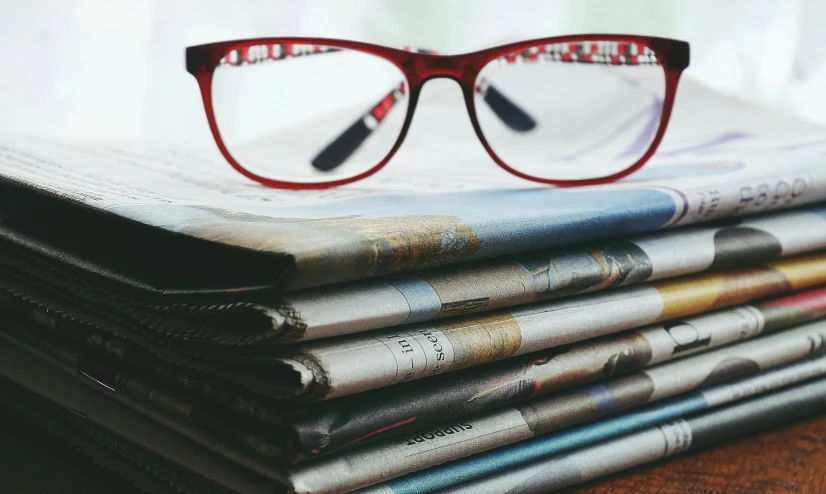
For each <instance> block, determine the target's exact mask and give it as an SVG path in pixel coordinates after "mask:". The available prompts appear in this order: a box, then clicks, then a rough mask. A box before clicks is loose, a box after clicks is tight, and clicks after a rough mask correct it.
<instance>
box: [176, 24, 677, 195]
mask: <svg viewBox="0 0 826 494" xmlns="http://www.w3.org/2000/svg"><path fill="white" fill-rule="evenodd" d="M585 41H607V42H619V43H635V44H639V45H643V46H646V47H648V48H650V49H651V50H653V51H654V53H655V54H656V57H657V59H658V60H659V61H660V64H661V65H662V68H663V70H664V72H665V98H664V100H663V106H662V114H661V118H660V125H659V128H658V129H657V132H656V134H655V136H654V139H653V141H652V142H651V145H650V146H649V148H648V150H647V151H646V152H645V154H644V155H643V156H642V157H641V158H640V159H639V160H637V162H636V163H634V164H633V165H631V166H630V167H628V168H626V169H624V170H622V171H620V172H617V173H614V174H612V175H608V176H605V177H599V178H590V179H580V180H556V179H546V178H540V177H534V176H532V175H528V174H525V173H523V172H520V171H519V170H516V169H514V168H512V167H510V166H509V165H508V164H506V163H505V162H504V161H502V160H501V159H500V158H499V156H497V155H496V152H494V150H493V149H492V148H491V146H490V144H488V141H487V139H485V136H484V134H483V133H482V129H481V127H480V125H479V121H478V119H477V117H476V106H475V101H474V90H475V85H476V81H477V79H478V76H479V72H480V71H481V70H482V68H484V67H485V66H486V65H487V64H488V63H490V62H491V61H493V60H495V59H497V58H500V57H503V56H505V55H510V54H512V53H514V52H519V51H522V50H528V49H529V48H531V47H534V46H538V45H549V44H557V43H578V42H585ZM268 44H287V45H292V44H306V45H321V46H328V47H335V48H344V49H349V50H357V51H361V52H364V53H369V54H371V55H375V56H378V57H381V58H383V59H385V60H387V61H389V62H391V63H393V64H394V65H395V66H396V67H398V68H399V70H401V72H402V73H403V74H404V76H405V78H406V82H407V85H408V91H409V93H408V98H409V100H408V105H407V115H406V116H405V119H404V123H403V125H402V129H401V132H400V133H399V137H398V139H397V140H396V142H395V143H394V144H393V147H392V148H391V149H390V152H389V153H388V154H387V156H385V157H384V158H383V159H382V160H381V161H380V162H379V163H378V164H376V165H375V166H374V167H372V168H370V169H369V170H367V171H365V172H362V173H360V174H358V175H355V176H353V177H349V178H344V179H338V180H331V181H328V182H310V183H305V182H288V181H282V180H275V179H271V178H267V177H263V176H261V175H258V174H256V173H253V172H251V171H249V170H247V169H246V168H244V167H243V166H242V165H241V164H240V163H238V162H237V161H236V160H235V158H234V157H233V156H232V154H231V153H230V152H229V150H228V149H227V147H226V145H225V144H224V141H223V139H222V138H221V133H220V132H219V130H218V125H217V123H216V119H215V113H214V111H213V105H212V76H213V73H214V71H215V69H216V67H218V65H219V63H220V61H221V59H222V58H223V57H224V56H225V55H226V54H227V53H228V52H230V51H231V50H236V49H242V48H246V47H250V46H254V45H268ZM688 64H689V45H688V43H687V42H685V41H679V40H674V39H668V38H657V37H649V36H629V35H616V34H581V35H573V36H556V37H551V38H540V39H533V40H527V41H519V42H516V43H510V44H507V45H502V46H497V47H494V48H488V49H484V50H480V51H476V52H472V53H465V54H461V55H435V54H432V53H417V52H413V51H405V50H399V49H395V48H390V47H385V46H380V45H375V44H371V43H362V42H358V41H346V40H337V39H326V38H302V37H286V38H255V39H245V40H234V41H222V42H218V43H209V44H204V45H198V46H190V47H187V49H186V69H187V71H188V72H189V73H190V74H192V75H193V76H194V77H195V79H196V80H197V81H198V85H199V87H200V90H201V97H202V98H203V102H204V109H205V111H206V116H207V120H208V121H209V128H210V130H211V131H212V135H213V137H214V138H215V143H216V144H217V145H218V149H219V150H220V151H221V154H222V155H223V156H224V158H226V160H227V161H228V162H229V164H230V165H232V167H233V168H235V169H236V170H237V171H238V172H239V173H241V174H242V175H244V176H246V177H247V178H250V179H252V180H255V181H256V182H259V183H261V184H263V185H265V186H267V187H274V188H279V189H291V190H310V189H327V188H331V187H337V186H340V185H346V184H349V183H353V182H356V181H359V180H362V179H364V178H367V177H369V176H371V175H373V174H374V173H376V172H378V171H379V170H381V169H382V168H384V166H385V165H387V163H388V162H389V161H390V159H391V158H392V157H393V155H394V154H395V153H396V151H398V149H399V147H400V146H401V144H402V142H403V141H404V139H405V136H406V135H407V131H408V129H409V128H410V123H411V122H412V120H413V114H414V112H415V109H416V103H417V101H418V98H419V93H420V92H421V89H422V86H423V84H424V83H425V82H427V81H428V80H430V79H434V78H438V77H445V78H449V79H453V80H455V81H456V82H458V83H459V85H460V86H461V88H462V93H463V95H464V98H465V105H466V107H467V110H468V115H469V116H470V121H471V124H472V125H473V130H474V131H475V132H476V135H477V137H478V138H479V140H480V141H481V143H482V145H483V146H484V148H485V150H486V151H487V152H488V154H489V155H490V157H491V158H492V159H493V161H494V162H496V164H497V165H499V166H500V167H502V168H503V169H504V170H506V171H508V172H510V173H512V174H513V175H516V176H518V177H520V178H523V179H526V180H530V181H533V182H539V183H543V184H548V185H554V186H558V187H573V186H581V185H596V184H605V183H610V182H614V181H616V180H619V179H621V178H623V177H626V176H628V175H630V174H632V173H634V172H635V171H637V170H639V169H640V168H641V167H642V166H643V165H644V164H645V163H646V162H647V161H648V160H649V159H650V158H651V156H653V154H654V152H655V151H656V150H657V147H658V146H659V144H660V142H661V141H662V138H663V135H664V134H665V129H666V128H667V127H668V121H669V118H670V117H671V110H672V108H673V106H674V98H675V96H676V93H677V84H678V83H679V80H680V75H681V74H682V72H683V70H684V69H685V68H686V67H688Z"/></svg>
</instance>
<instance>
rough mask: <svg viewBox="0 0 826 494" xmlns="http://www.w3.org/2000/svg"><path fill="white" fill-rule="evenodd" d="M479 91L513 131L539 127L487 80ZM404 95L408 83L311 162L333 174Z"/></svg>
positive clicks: (387, 95)
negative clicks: (332, 171)
mask: <svg viewBox="0 0 826 494" xmlns="http://www.w3.org/2000/svg"><path fill="white" fill-rule="evenodd" d="M406 49H407V50H408V51H415V52H418V53H425V54H428V55H436V54H437V53H436V52H435V51H432V50H423V49H417V50H413V49H410V48H406ZM476 92H477V93H479V94H481V95H482V98H483V100H484V102H485V103H487V105H488V107H490V109H491V110H492V111H493V113H494V114H495V115H496V116H497V117H499V119H500V120H501V121H502V122H503V123H504V124H505V125H507V126H508V127H509V128H510V129H511V130H514V131H517V132H526V131H528V130H531V129H533V128H534V127H536V120H534V119H533V117H531V116H530V115H529V114H528V113H527V112H526V111H525V110H523V109H521V108H520V107H519V106H518V105H517V104H516V103H514V102H513V101H511V100H510V99H509V98H508V97H507V96H505V95H504V94H502V92H501V91H499V90H498V89H496V88H495V87H493V86H491V85H490V83H489V82H487V81H486V80H484V79H483V80H481V81H480V84H479V85H478V86H477V87H476ZM403 96H404V83H402V84H401V85H400V86H399V87H398V88H395V89H393V90H392V91H390V92H389V93H388V94H386V95H385V96H384V97H383V98H382V99H381V101H379V102H378V103H377V104H376V105H375V106H373V107H372V108H370V110H369V111H367V112H366V113H364V114H363V115H361V116H360V117H359V118H358V119H357V120H356V121H355V122H353V124H352V125H350V126H349V127H347V129H345V130H344V132H342V133H341V134H339V135H338V137H336V138H335V139H333V141H332V142H330V144H328V145H327V146H325V147H324V149H322V150H321V152H319V153H318V154H317V155H316V156H315V157H314V158H313V159H312V160H311V161H310V163H311V164H312V165H313V167H314V168H315V169H317V170H321V171H330V170H333V169H335V168H337V167H338V166H340V165H341V164H342V163H344V161H346V160H347V158H349V157H350V156H351V155H352V154H353V153H354V152H356V150H357V149H358V148H359V147H360V146H361V145H362V144H363V143H364V141H365V140H367V138H368V137H370V134H372V133H373V130H374V129H375V128H376V127H378V125H379V124H380V123H381V121H382V120H383V119H384V117H385V116H386V115H387V113H388V112H389V111H390V109H391V108H393V106H395V104H396V102H397V101H399V100H400V99H401V98H402V97H403Z"/></svg>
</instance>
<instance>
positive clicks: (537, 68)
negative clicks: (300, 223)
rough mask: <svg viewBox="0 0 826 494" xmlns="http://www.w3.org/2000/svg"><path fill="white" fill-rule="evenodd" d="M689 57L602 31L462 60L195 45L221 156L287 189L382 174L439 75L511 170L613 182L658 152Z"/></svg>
mask: <svg viewBox="0 0 826 494" xmlns="http://www.w3.org/2000/svg"><path fill="white" fill-rule="evenodd" d="M688 60H689V47H688V43H686V42H683V41H676V40H670V39H663V38H650V37H640V36H623V35H598V34H594V35H577V36H565V37H556V38H546V39H538V40H532V41H523V42H519V43H513V44H509V45H505V46H500V47H497V48H490V49H486V50H482V51H477V52H474V53H468V54H464V55H451V56H442V55H437V54H436V53H435V52H432V51H427V50H397V49H393V48H387V47H383V46H377V45H372V44H367V43H358V42H352V41H340V40H332V39H310V38H262V39H252V40H241V41H226V42H221V43H211V44H207V45H200V46H192V47H189V48H187V50H186V67H187V70H188V71H189V72H190V73H191V74H192V75H194V76H195V78H196V79H197V81H198V84H199V86H200V89H201V95H202V97H203V101H204V107H205V109H206V114H207V118H208V120H209V125H210V129H211V130H212V134H213V136H214V137H215V141H216V143H217V144H218V148H219V149H220V151H221V153H222V154H223V155H224V157H225V158H226V159H227V161H229V163H230V164H231V165H232V166H233V167H234V168H235V169H236V170H238V171H239V172H241V173H242V174H244V175H245V176H247V177H249V178H251V179H253V180H256V181H258V182H260V183H262V184H264V185H267V186H270V187H277V188H285V189H323V188H328V187H335V186H338V185H344V184H348V183H351V182H355V181H357V180H361V179H363V178H366V177H369V176H370V175H372V174H374V173H376V172H377V171H379V170H380V169H381V168H383V167H384V166H385V165H386V164H387V162H388V161H389V160H390V158H391V157H392V156H393V154H394V153H395V152H396V151H397V150H398V149H399V147H400V146H401V143H402V141H403V140H404V137H405V135H406V133H407V130H408V128H409V126H410V122H411V120H412V118H413V112H414V109H415V108H416V102H417V101H418V99H419V94H420V92H421V90H422V86H423V84H424V83H425V82H426V81H428V80H430V79H433V78H437V77H447V78H450V79H453V80H455V81H457V82H458V83H459V85H460V86H461V88H462V92H463V94H464V99H465V105H466V106H467V110H468V113H469V115H470V120H471V123H472V125H473V129H474V130H475V131H476V135H477V136H478V137H479V139H480V140H481V142H482V145H483V146H484V148H485V149H486V150H487V152H488V153H489V154H490V156H491V158H493V160H494V161H495V162H496V163H497V164H498V165H499V166H501V167H502V168H504V169H505V170H507V171H509V172H510V173H512V174H514V175H517V176H519V177H522V178H525V179H528V180H532V181H535V182H540V183H545V184H552V185H558V186H572V185H588V184H597V183H606V182H611V181H614V180H617V179H619V178H622V177H624V176H627V175H629V174H631V173H633V172H634V171H636V170H638V169H639V168H640V167H642V166H643V164H644V163H645V162H646V161H647V160H648V159H649V158H650V157H651V156H652V155H653V154H654V151H655V150H656V148H657V146H658V145H659V143H660V141H661V140H662V137H663V134H664V133H665V129H666V126H667V125H668V119H669V116H670V114H671V108H672V106H673V103H674V96H675V93H676V90H677V83H678V81H679V78H680V74H681V73H682V71H683V70H684V69H685V68H686V67H687V66H688Z"/></svg>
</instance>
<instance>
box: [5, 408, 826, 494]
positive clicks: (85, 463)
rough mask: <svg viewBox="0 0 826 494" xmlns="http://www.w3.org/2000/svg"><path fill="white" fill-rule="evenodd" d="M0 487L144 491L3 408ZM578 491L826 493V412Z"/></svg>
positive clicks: (28, 492) (72, 492)
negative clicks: (133, 486)
mask: <svg viewBox="0 0 826 494" xmlns="http://www.w3.org/2000/svg"><path fill="white" fill-rule="evenodd" d="M0 424H2V425H0V493H3V494H6V493H8V494H18V493H19V494H34V493H37V494H40V493H50V494H51V493H54V494H81V493H83V494H97V493H107V494H108V493H117V494H138V490H137V489H135V488H132V487H131V486H129V485H127V484H126V483H125V482H123V481H122V480H121V479H120V478H118V477H116V476H115V475H114V474H112V473H110V472H108V471H106V470H104V469H102V468H100V467H98V466H96V465H95V464H93V463H92V462H91V461H89V460H88V459H87V458H85V457H83V456H80V455H78V454H77V453H75V452H73V451H72V450H70V449H69V448H68V447H66V446H64V445H62V444H58V443H56V442H55V441H53V440H52V438H51V437H50V436H48V435H46V434H45V433H43V432H41V431H39V430H37V429H34V428H32V427H30V426H28V425H26V424H21V423H20V421H19V420H17V419H16V418H15V417H12V416H8V415H6V414H5V413H3V412H0ZM573 492H575V493H577V494H597V493H599V494H616V493H651V494H670V493H674V494H677V493H680V494H685V493H689V494H724V493H725V494H728V493H761V494H762V493H789V492H793V493H826V417H821V418H815V419H810V420H808V421H805V422H800V423H797V424H791V425H788V426H785V427H781V428H777V429H774V430H771V431H766V432H765V433H764V434H762V435H759V436H755V437H749V438H746V439H741V440H739V441H735V442H731V443H727V444H724V445H721V446H718V447H717V448H714V449H710V450H707V451H702V452H697V453H693V454H689V455H684V456H682V457H677V458H672V459H671V460H670V461H667V462H660V463H656V464H653V465H649V466H644V467H640V468H637V469H634V470H631V471H626V472H624V473H621V474H618V475H615V476H613V477H610V478H607V479H602V480H599V481H595V482H592V483H590V484H588V485H586V486H583V487H580V488H578V489H576V490H574V491H573Z"/></svg>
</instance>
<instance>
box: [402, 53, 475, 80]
mask: <svg viewBox="0 0 826 494" xmlns="http://www.w3.org/2000/svg"><path fill="white" fill-rule="evenodd" d="M411 72H413V73H415V74H416V76H417V77H416V79H417V81H416V82H417V83H418V84H419V85H420V84H423V83H425V82H427V81H428V80H430V79H437V78H448V79H453V80H455V81H456V82H458V83H459V84H460V85H464V84H463V83H464V82H465V81H467V80H468V79H469V78H470V77H471V72H472V68H471V67H470V65H469V64H468V61H467V59H466V57H462V56H461V55H432V54H425V53H420V54H416V56H415V57H414V58H413V70H412V71H411Z"/></svg>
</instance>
